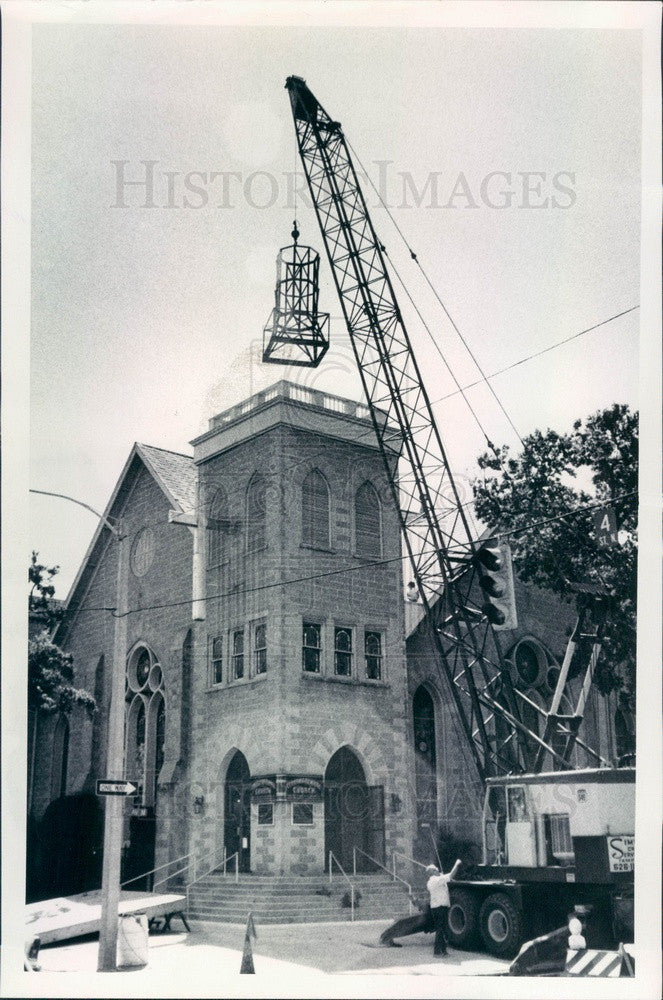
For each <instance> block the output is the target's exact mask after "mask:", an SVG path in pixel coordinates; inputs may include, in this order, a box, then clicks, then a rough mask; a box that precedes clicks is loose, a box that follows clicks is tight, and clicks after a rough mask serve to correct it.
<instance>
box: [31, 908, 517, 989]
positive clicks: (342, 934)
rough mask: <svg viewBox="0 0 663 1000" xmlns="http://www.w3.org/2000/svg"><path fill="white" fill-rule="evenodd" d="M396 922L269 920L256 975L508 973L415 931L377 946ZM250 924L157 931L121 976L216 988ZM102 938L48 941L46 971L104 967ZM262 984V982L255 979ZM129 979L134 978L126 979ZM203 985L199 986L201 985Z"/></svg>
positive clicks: (256, 955) (255, 944)
mask: <svg viewBox="0 0 663 1000" xmlns="http://www.w3.org/2000/svg"><path fill="white" fill-rule="evenodd" d="M388 925H389V921H356V922H355V923H351V922H343V923H325V924H265V925H263V926H260V925H259V926H258V927H257V938H256V939H255V940H254V941H252V951H253V962H254V967H255V973H256V976H257V977H260V976H265V977H268V978H269V979H270V981H274V979H275V978H276V979H278V980H279V981H289V982H293V981H297V980H299V979H301V977H302V976H303V975H304V976H305V977H306V978H307V979H308V978H309V977H310V974H311V973H316V974H317V975H318V976H322V977H325V978H326V977H327V976H329V975H333V974H338V975H352V976H355V975H362V976H363V975H366V976H370V975H380V976H383V975H385V974H386V975H397V976H402V975H418V976H435V977H440V976H443V977H445V978H446V977H447V976H449V977H451V976H477V975H483V976H486V975H487V976H490V975H496V974H497V975H499V974H504V972H505V971H506V969H507V967H508V962H505V961H502V960H500V959H497V958H493V957H492V956H489V955H485V954H479V953H476V952H465V951H459V950H456V949H451V950H450V952H449V955H448V956H447V957H446V958H433V936H432V935H430V934H416V935H412V936H411V937H408V938H403V939H402V947H400V948H379V947H375V945H376V943H377V940H378V938H379V936H380V933H381V932H382V931H383V930H384V929H385V927H387V926H388ZM243 946H244V927H243V926H240V925H236V924H216V923H200V922H194V923H192V932H191V934H187V933H186V932H184V933H172V932H171V933H168V934H159V933H155V934H151V935H150V937H149V962H148V964H147V966H145V967H143V968H138V969H127V970H123V971H122V977H123V978H124V977H129V979H130V980H131V982H135V983H136V985H140V987H141V988H142V987H143V986H144V985H147V980H149V978H150V976H151V972H154V973H158V975H159V979H160V980H161V979H163V977H164V976H169V975H172V976H173V977H177V978H178V979H179V981H180V982H181V981H182V977H185V981H186V980H189V977H191V981H195V983H196V986H197V988H200V987H202V986H203V983H204V981H205V980H206V979H207V978H209V977H210V976H212V977H213V982H214V984H215V987H216V989H217V990H218V987H219V979H220V977H221V978H225V976H226V975H230V976H234V975H236V974H237V973H239V970H240V966H241V963H242V950H243ZM97 954H98V939H97V938H96V937H95V938H88V939H85V940H79V941H69V942H60V943H59V944H57V945H50V946H46V947H44V948H42V950H41V952H40V954H39V962H40V964H41V966H42V969H43V971H44V972H79V973H93V972H95V971H96V967H97ZM256 985H257V983H256ZM127 986H129V983H128V982H127ZM196 992H198V989H197V990H196Z"/></svg>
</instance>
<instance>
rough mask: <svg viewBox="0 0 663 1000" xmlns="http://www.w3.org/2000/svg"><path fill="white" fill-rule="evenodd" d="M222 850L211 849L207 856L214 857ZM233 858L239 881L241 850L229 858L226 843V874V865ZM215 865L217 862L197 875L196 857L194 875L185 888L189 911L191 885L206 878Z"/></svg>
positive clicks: (236, 877)
mask: <svg viewBox="0 0 663 1000" xmlns="http://www.w3.org/2000/svg"><path fill="white" fill-rule="evenodd" d="M220 850H221V848H220V847H217V848H216V850H214V851H211V852H210V853H209V854H206V855H205V858H212V857H214V856H215V855H216V854H218V853H219V851H220ZM233 858H235V882H239V852H238V851H236V852H235V853H234V854H231V855H230V857H229V858H227V857H226V847H225V844H224V847H223V874H224V875H225V873H226V865H227V864H228V862H229V861H232V859H233ZM203 860H204V859H203ZM215 867H216V864H213V865H212V866H211V868H206V869H205V871H204V872H201V873H200V875H196V868H195V858H194V869H193V876H194V877H193V878H192V879H191V881H190V882H187V884H186V887H185V890H184V891H185V893H186V908H187V912H188V910H189V890H190V889H191V886H192V885H195V884H196V882H200V880H201V878H205V876H206V875H209V873H210V872H213V871H214V869H215Z"/></svg>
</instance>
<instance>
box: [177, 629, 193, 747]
mask: <svg viewBox="0 0 663 1000" xmlns="http://www.w3.org/2000/svg"><path fill="white" fill-rule="evenodd" d="M192 664H193V635H192V633H191V629H189V631H188V632H187V634H186V638H185V639H184V642H183V644H182V721H181V724H180V757H181V758H182V760H184V761H187V762H188V760H189V756H190V754H189V748H190V741H191V688H192V669H191V668H192Z"/></svg>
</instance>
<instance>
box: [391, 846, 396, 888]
mask: <svg viewBox="0 0 663 1000" xmlns="http://www.w3.org/2000/svg"><path fill="white" fill-rule="evenodd" d="M391 880H392V882H395V881H396V851H392V852H391Z"/></svg>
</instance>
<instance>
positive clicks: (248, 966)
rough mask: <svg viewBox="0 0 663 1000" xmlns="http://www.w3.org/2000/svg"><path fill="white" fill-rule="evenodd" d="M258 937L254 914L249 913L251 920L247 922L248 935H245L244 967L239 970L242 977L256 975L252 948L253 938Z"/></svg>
mask: <svg viewBox="0 0 663 1000" xmlns="http://www.w3.org/2000/svg"><path fill="white" fill-rule="evenodd" d="M252 937H257V934H256V927H255V924H254V922H253V914H252V913H249V918H248V920H247V921H246V933H245V934H244V951H243V952H242V966H241V968H240V970H239V974H240V976H241V975H247V974H248V975H255V971H256V970H255V968H254V967H253V950H252V948H251V938H252Z"/></svg>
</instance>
